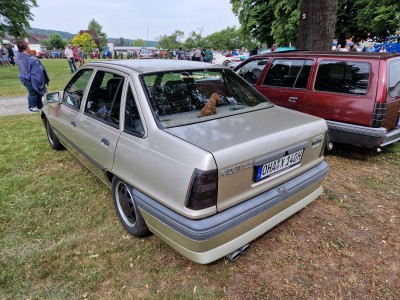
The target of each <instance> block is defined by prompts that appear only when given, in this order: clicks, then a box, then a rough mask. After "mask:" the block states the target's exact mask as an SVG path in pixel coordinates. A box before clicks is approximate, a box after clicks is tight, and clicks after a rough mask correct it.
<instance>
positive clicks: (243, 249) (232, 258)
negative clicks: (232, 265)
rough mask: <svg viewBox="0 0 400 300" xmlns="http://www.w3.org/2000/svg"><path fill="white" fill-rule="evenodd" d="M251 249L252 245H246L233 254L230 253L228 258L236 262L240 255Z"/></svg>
mask: <svg viewBox="0 0 400 300" xmlns="http://www.w3.org/2000/svg"><path fill="white" fill-rule="evenodd" d="M249 248H250V244H246V245H244V246H242V247H240V248H239V249H237V250H235V251H233V252H232V253H229V254H228V255H227V256H226V257H227V258H228V259H229V260H230V261H235V260H237V259H238V258H239V256H240V255H242V254H245V253H246V252H247V250H249Z"/></svg>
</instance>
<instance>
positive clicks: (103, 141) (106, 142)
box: [101, 138, 110, 146]
mask: <svg viewBox="0 0 400 300" xmlns="http://www.w3.org/2000/svg"><path fill="white" fill-rule="evenodd" d="M101 144H102V145H106V146H110V141H109V140H107V139H106V138H102V139H101Z"/></svg>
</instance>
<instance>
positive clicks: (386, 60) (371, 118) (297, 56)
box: [234, 51, 400, 149]
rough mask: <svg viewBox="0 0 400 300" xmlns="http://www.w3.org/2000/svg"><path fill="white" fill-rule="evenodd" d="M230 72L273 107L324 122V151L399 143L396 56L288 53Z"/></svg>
mask: <svg viewBox="0 0 400 300" xmlns="http://www.w3.org/2000/svg"><path fill="white" fill-rule="evenodd" d="M234 70H235V71H236V73H237V74H239V75H240V76H242V77H243V78H244V79H245V80H247V81H248V82H249V83H251V84H253V86H254V87H255V88H256V89H257V90H258V91H260V92H261V93H262V94H263V95H264V96H266V97H267V98H268V99H269V100H271V101H272V102H273V103H275V104H276V105H279V106H283V107H286V108H290V109H294V110H298V111H301V112H304V113H307V114H311V115H314V116H318V117H321V118H324V119H325V120H326V122H327V124H328V127H329V138H330V142H331V143H330V144H329V146H328V149H329V148H331V147H332V145H333V144H332V143H335V142H336V143H346V144H353V145H357V146H363V147H374V148H380V147H382V146H385V145H388V144H391V143H394V142H396V141H399V140H400V55H396V54H392V53H364V52H362V53H358V52H333V51H332V52H312V51H290V52H285V53H282V52H281V53H270V54H263V55H256V56H252V57H250V58H248V59H247V60H245V61H244V62H243V63H241V64H240V65H238V66H236V67H235V68H234Z"/></svg>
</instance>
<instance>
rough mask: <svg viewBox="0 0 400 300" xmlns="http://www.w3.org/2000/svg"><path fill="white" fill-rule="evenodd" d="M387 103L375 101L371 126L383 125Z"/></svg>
mask: <svg viewBox="0 0 400 300" xmlns="http://www.w3.org/2000/svg"><path fill="white" fill-rule="evenodd" d="M387 106H388V105H387V103H375V106H374V112H373V114H372V124H371V126H372V127H375V128H379V127H383V125H384V123H385V119H386V111H387Z"/></svg>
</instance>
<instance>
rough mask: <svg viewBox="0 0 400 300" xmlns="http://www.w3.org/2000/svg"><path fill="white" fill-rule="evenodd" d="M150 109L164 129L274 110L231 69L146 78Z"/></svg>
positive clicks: (181, 72)
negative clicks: (263, 110)
mask: <svg viewBox="0 0 400 300" xmlns="http://www.w3.org/2000/svg"><path fill="white" fill-rule="evenodd" d="M142 81H143V83H144V86H145V88H146V91H147V95H148V98H149V102H150V106H151V108H152V109H153V112H154V115H155V117H156V118H157V120H158V121H159V123H161V125H162V126H163V127H164V128H170V127H176V126H182V125H186V124H193V123H198V122H204V121H207V120H212V119H216V118H223V117H229V116H231V115H236V114H241V113H248V112H251V111H254V110H259V109H265V108H269V107H272V106H273V104H271V103H270V102H268V100H266V98H264V97H263V96H262V95H261V94H260V93H258V92H257V91H256V90H255V89H253V88H252V87H251V86H250V85H248V84H247V83H246V82H244V81H243V80H242V79H241V78H240V77H238V76H237V75H236V74H235V73H234V72H233V71H231V70H229V69H223V68H221V69H199V70H185V71H182V70H180V71H171V72H159V73H151V74H145V75H142Z"/></svg>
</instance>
